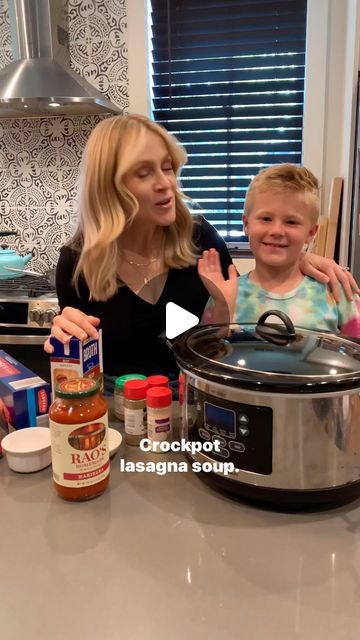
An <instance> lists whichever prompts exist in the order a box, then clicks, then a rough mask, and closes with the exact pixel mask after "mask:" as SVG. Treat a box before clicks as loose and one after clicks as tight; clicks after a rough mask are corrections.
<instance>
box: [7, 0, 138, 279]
mask: <svg viewBox="0 0 360 640" xmlns="http://www.w3.org/2000/svg"><path fill="white" fill-rule="evenodd" d="M68 20H69V35H70V55H71V66H72V67H73V68H74V69H75V70H76V71H77V72H78V73H80V74H82V75H84V76H85V77H86V79H87V80H88V82H90V83H91V84H92V85H93V86H95V87H96V88H97V89H98V90H99V91H101V93H104V94H105V95H106V97H107V98H109V99H110V100H111V101H112V102H113V103H115V104H116V105H117V106H119V107H120V108H121V109H123V110H125V111H126V110H127V108H128V104H129V102H128V62H127V47H126V0H69V1H68ZM11 59H12V58H11V39H10V27H9V18H8V4H7V0H0V68H2V67H3V66H5V65H6V64H7V63H8V62H10V61H11ZM100 119H101V116H97V115H89V116H74V117H71V118H70V117H69V116H64V117H61V116H59V117H53V118H28V119H26V118H25V119H3V120H0V194H1V196H0V230H1V229H7V230H15V231H18V233H19V236H18V237H17V238H16V239H12V238H9V239H4V242H6V244H9V245H10V246H12V247H15V248H16V249H17V250H19V251H21V252H26V251H29V250H32V249H34V252H35V256H34V258H32V260H31V261H30V263H29V264H28V268H29V269H30V268H31V269H34V270H40V271H45V270H46V269H48V268H50V267H53V266H55V264H56V262H57V259H58V255H59V250H60V247H61V246H62V245H63V244H64V242H66V240H67V239H68V238H69V237H70V236H71V234H72V231H73V229H74V224H75V221H76V191H77V182H78V174H79V164H80V160H81V156H82V153H83V149H84V146H85V144H86V140H87V138H88V136H89V134H90V132H91V130H92V129H93V127H94V126H95V125H96V124H97V122H99V121H100ZM0 239H1V235H0Z"/></svg>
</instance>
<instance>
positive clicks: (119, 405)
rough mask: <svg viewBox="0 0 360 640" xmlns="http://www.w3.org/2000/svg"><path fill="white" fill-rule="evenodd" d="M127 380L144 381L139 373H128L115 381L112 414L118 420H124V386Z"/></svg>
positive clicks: (143, 377) (144, 377)
mask: <svg viewBox="0 0 360 640" xmlns="http://www.w3.org/2000/svg"><path fill="white" fill-rule="evenodd" d="M128 380H146V376H143V375H142V374H141V373H128V374H126V375H125V376H120V377H119V378H116V380H115V387H114V414H115V416H116V417H117V418H118V419H119V420H124V384H125V382H127V381H128Z"/></svg>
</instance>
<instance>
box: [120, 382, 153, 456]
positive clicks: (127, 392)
mask: <svg viewBox="0 0 360 640" xmlns="http://www.w3.org/2000/svg"><path fill="white" fill-rule="evenodd" d="M147 388H148V384H147V380H128V381H127V382H125V384H124V422H125V442H126V443H127V444H131V445H135V446H136V445H139V444H140V440H142V439H143V438H145V437H146V391H147Z"/></svg>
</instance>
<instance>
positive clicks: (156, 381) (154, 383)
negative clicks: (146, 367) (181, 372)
mask: <svg viewBox="0 0 360 640" xmlns="http://www.w3.org/2000/svg"><path fill="white" fill-rule="evenodd" d="M147 383H148V387H149V389H151V388H152V387H168V386H169V378H168V377H167V376H161V375H156V376H148V377H147Z"/></svg>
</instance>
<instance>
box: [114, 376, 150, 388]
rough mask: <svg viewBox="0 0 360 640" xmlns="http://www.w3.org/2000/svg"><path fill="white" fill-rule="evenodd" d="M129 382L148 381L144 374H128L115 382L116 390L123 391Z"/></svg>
mask: <svg viewBox="0 0 360 640" xmlns="http://www.w3.org/2000/svg"><path fill="white" fill-rule="evenodd" d="M128 380H146V376H143V375H142V373H127V374H125V375H124V376H119V377H118V378H116V380H115V387H116V389H121V390H122V389H123V388H124V384H125V382H127V381H128Z"/></svg>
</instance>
